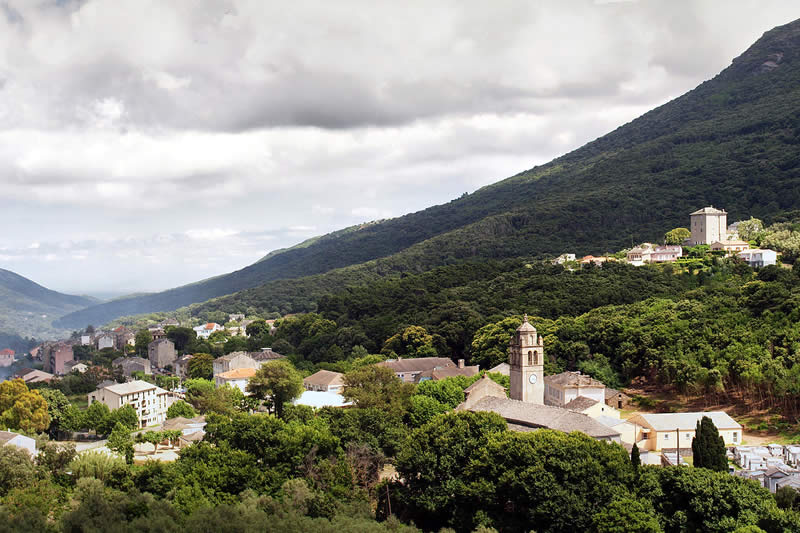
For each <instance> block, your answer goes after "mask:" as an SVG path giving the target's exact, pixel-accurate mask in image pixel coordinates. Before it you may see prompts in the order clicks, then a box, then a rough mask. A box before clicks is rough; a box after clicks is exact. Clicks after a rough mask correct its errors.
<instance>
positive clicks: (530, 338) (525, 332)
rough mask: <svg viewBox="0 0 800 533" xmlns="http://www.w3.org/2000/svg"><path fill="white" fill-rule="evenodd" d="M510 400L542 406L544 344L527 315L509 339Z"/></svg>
mask: <svg viewBox="0 0 800 533" xmlns="http://www.w3.org/2000/svg"><path fill="white" fill-rule="evenodd" d="M510 349H511V355H510V362H509V363H510V365H511V373H510V376H509V378H510V385H511V399H512V400H520V401H523V402H530V403H535V404H539V405H543V404H544V388H545V383H544V343H543V341H542V336H541V335H539V334H538V333H536V328H534V327H533V326H532V325H531V324H530V323H529V322H528V315H525V319H524V321H523V322H522V325H521V326H520V327H519V328H517V331H516V333H515V334H514V336H513V337H512V339H511V346H510Z"/></svg>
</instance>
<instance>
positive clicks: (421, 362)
mask: <svg viewBox="0 0 800 533" xmlns="http://www.w3.org/2000/svg"><path fill="white" fill-rule="evenodd" d="M377 365H378V366H385V367H387V368H390V369H391V370H392V372H394V373H395V375H396V376H397V377H398V378H400V379H401V380H402V381H405V382H406V383H414V381H415V380H416V378H417V376H418V375H419V374H421V373H423V372H426V371H428V370H434V369H437V368H447V367H451V366H456V365H455V364H453V361H452V360H451V359H448V358H447V357H418V358H416V359H403V358H401V357H398V358H397V359H390V360H389V361H384V362H382V363H377Z"/></svg>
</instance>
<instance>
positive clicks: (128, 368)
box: [111, 357, 153, 378]
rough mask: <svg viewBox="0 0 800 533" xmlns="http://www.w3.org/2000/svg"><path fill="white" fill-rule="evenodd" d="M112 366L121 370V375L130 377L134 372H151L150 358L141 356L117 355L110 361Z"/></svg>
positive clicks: (146, 373)
mask: <svg viewBox="0 0 800 533" xmlns="http://www.w3.org/2000/svg"><path fill="white" fill-rule="evenodd" d="M111 366H112V368H115V369H116V368H119V369H121V370H122V375H124V376H125V377H126V378H130V377H131V376H132V375H133V373H134V372H142V373H144V374H145V375H148V374H152V373H153V372H152V371H151V367H150V360H149V359H144V358H142V357H117V358H116V359H114V360H113V361H112V362H111Z"/></svg>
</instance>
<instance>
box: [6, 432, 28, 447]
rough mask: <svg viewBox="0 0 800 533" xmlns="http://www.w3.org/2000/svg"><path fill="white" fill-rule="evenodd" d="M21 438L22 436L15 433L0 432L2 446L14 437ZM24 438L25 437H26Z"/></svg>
mask: <svg viewBox="0 0 800 533" xmlns="http://www.w3.org/2000/svg"><path fill="white" fill-rule="evenodd" d="M19 436H20V434H19V433H14V432H13V431H0V444H5V443H6V442H8V441H10V440H11V439H13V438H14V437H19ZM22 436H23V437H24V436H25V435H22Z"/></svg>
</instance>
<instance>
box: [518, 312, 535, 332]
mask: <svg viewBox="0 0 800 533" xmlns="http://www.w3.org/2000/svg"><path fill="white" fill-rule="evenodd" d="M517 331H524V332H527V331H530V332H531V333H536V328H535V327H533V326H532V325H531V323H530V322H528V315H527V314H526V315H525V316H523V317H522V324H520V326H519V327H518V328H517Z"/></svg>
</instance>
